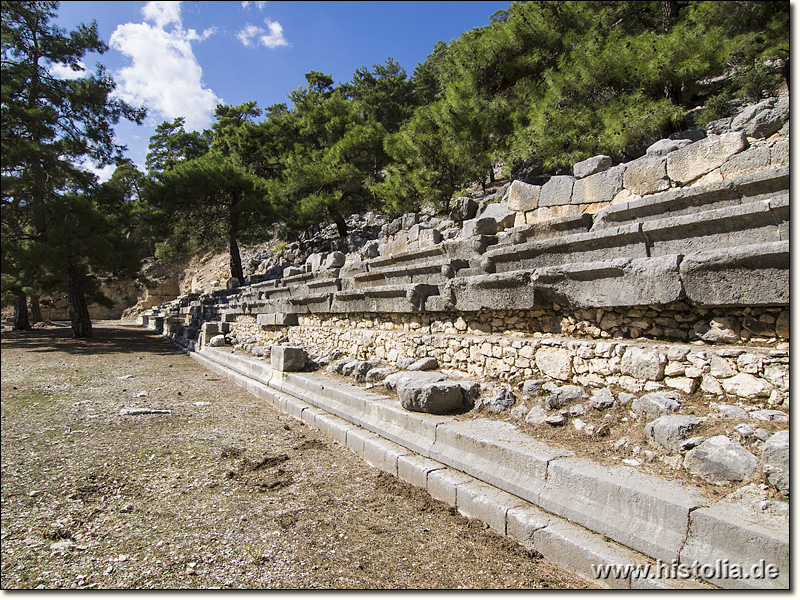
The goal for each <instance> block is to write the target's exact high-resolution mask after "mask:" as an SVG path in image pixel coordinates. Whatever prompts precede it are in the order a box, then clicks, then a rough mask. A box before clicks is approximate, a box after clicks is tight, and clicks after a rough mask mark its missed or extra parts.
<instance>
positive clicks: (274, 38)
mask: <svg viewBox="0 0 800 600" xmlns="http://www.w3.org/2000/svg"><path fill="white" fill-rule="evenodd" d="M264 23H266V25H267V29H269V32H267V30H265V29H264V28H262V27H257V26H256V25H251V24H250V23H248V24H247V25H246V26H245V27H244V29H242V30H241V31H240V32H239V33H237V34H236V37H238V38H239V40H240V41H241V42H242V44H244V45H245V46H246V47H248V48H255V47H257V46H259V45H260V46H264V47H266V48H270V49H272V48H278V47H280V46H288V45H289V42H288V41H287V40H286V38H285V37H284V36H283V27H282V26H281V24H280V23H278V22H277V21H271V20H270V19H264Z"/></svg>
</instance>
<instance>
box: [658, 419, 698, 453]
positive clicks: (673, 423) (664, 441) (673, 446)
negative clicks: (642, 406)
mask: <svg viewBox="0 0 800 600" xmlns="http://www.w3.org/2000/svg"><path fill="white" fill-rule="evenodd" d="M702 422H703V419H701V418H699V417H691V416H688V415H664V416H663V417H659V418H657V419H656V420H655V421H651V422H650V423H648V424H647V425H646V426H645V428H644V435H645V437H646V438H648V439H651V440H653V441H654V442H656V443H657V444H659V445H660V446H663V447H664V448H666V449H667V450H670V451H672V452H678V451H679V450H680V448H681V444H682V443H683V441H684V440H685V439H686V437H687V436H688V435H689V433H690V432H691V431H692V430H693V429H694V428H695V427H697V426H698V425H699V424H700V423H702Z"/></svg>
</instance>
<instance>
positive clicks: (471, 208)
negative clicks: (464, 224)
mask: <svg viewBox="0 0 800 600" xmlns="http://www.w3.org/2000/svg"><path fill="white" fill-rule="evenodd" d="M477 214H478V203H477V202H475V200H473V199H472V198H467V197H466V196H461V197H459V198H456V200H455V202H453V208H452V209H451V210H450V218H452V219H453V221H458V222H461V221H467V220H469V219H474V218H475V215H477Z"/></svg>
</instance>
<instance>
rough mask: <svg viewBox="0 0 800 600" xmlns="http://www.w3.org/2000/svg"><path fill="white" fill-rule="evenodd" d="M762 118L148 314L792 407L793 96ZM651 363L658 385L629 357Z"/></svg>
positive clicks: (510, 188) (181, 332)
mask: <svg viewBox="0 0 800 600" xmlns="http://www.w3.org/2000/svg"><path fill="white" fill-rule="evenodd" d="M784 109H786V110H784ZM765 111H766V113H765ZM745 113H746V114H745ZM745 113H743V114H744V116H743V117H742V118H739V119H738V120H737V119H731V120H730V122H726V123H723V124H721V125H720V124H716V125H715V126H714V127H712V128H710V131H711V133H710V135H706V132H704V131H700V130H691V131H689V132H683V133H682V134H679V135H678V136H674V137H675V138H676V139H665V140H661V141H659V142H656V143H655V144H652V145H651V146H650V148H648V150H647V152H646V154H645V156H643V157H642V158H640V159H637V160H634V161H631V162H628V163H625V164H620V165H613V164H612V162H611V159H610V158H609V157H607V156H597V157H592V158H590V159H588V160H586V161H583V162H582V163H579V164H577V165H575V167H574V169H573V175H570V176H555V177H552V178H550V180H549V181H547V182H546V183H544V184H543V185H530V184H527V183H524V182H521V181H514V182H513V183H512V184H510V185H507V186H505V187H503V188H501V189H499V190H496V191H495V192H494V193H490V194H489V195H488V196H486V197H484V198H482V199H478V200H474V199H470V198H460V199H458V200H457V201H456V202H455V203H454V210H453V214H452V215H451V216H452V219H446V218H434V217H430V216H426V215H423V214H416V213H410V214H407V215H404V216H403V217H400V218H398V219H395V220H394V221H391V222H390V223H387V224H385V225H384V226H383V229H382V230H381V238H380V239H379V240H372V241H369V242H368V243H365V244H364V245H363V247H361V248H360V250H358V251H355V252H351V253H349V254H344V253H343V252H339V251H334V252H327V253H325V252H321V253H315V254H311V255H310V256H309V257H308V259H307V260H306V261H305V262H304V263H303V264H302V265H290V266H287V267H285V268H283V269H282V276H281V277H279V278H278V279H274V278H272V277H270V278H268V279H267V280H265V281H262V282H258V278H257V277H256V278H253V279H252V281H253V283H252V284H251V285H247V286H245V287H242V288H240V289H231V290H219V291H216V292H213V293H206V294H188V295H185V296H182V297H181V298H179V299H178V300H177V301H175V302H172V303H168V304H165V305H162V306H161V307H158V308H156V309H154V310H153V311H150V312H149V313H147V314H145V315H144V317H143V318H144V320H145V321H147V322H150V323H158V324H157V325H156V328H158V327H161V328H166V331H167V332H168V333H169V334H170V335H176V336H178V337H180V338H181V339H186V340H190V341H192V343H199V344H201V345H202V344H203V343H207V342H208V339H207V338H206V336H205V335H201V329H202V327H203V324H204V323H218V324H219V327H218V329H215V330H214V332H215V333H216V332H217V331H221V332H222V333H224V334H225V335H227V340H228V342H233V343H235V344H237V346H238V347H241V348H244V349H247V350H250V351H253V352H254V353H256V354H264V353H265V352H267V348H268V347H269V346H270V345H271V344H273V343H283V342H289V343H293V344H299V345H303V346H306V347H309V348H313V349H315V350H316V351H317V352H319V353H325V352H328V353H331V352H336V353H339V354H341V355H348V356H352V357H353V358H359V359H363V360H367V359H370V360H371V359H378V360H384V361H387V362H390V363H391V362H395V361H397V360H398V359H400V358H412V357H421V356H430V357H434V358H436V359H437V360H438V362H439V364H440V365H441V366H442V367H443V368H445V369H454V370H458V371H462V372H464V373H467V374H469V375H471V376H478V377H485V378H496V379H500V380H505V381H510V382H520V381H524V380H526V379H531V378H540V377H541V378H550V379H556V380H559V381H570V382H573V383H577V384H580V385H584V386H609V385H610V386H617V387H619V388H620V389H624V390H629V391H631V392H639V391H643V390H651V389H658V388H660V387H670V388H675V389H678V390H681V391H682V392H684V393H686V394H692V393H695V392H702V393H704V394H709V395H710V396H715V397H717V398H723V397H725V396H728V395H731V396H736V397H739V398H745V399H749V400H764V401H769V403H770V404H773V405H777V404H784V403H785V402H788V350H789V216H790V215H789V213H790V210H789V169H788V163H789V154H788V148H789V139H788V120H787V119H788V99H780V100H773V101H772V102H771V103H769V102H768V103H766V104H764V105H763V106H761V107H760V108H759V109H758V110H755V111H749V112H747V111H745ZM750 113H752V114H750ZM762 113H765V114H767V113H768V114H767V117H769V119H767V117H764V115H763V114H762ZM759 115H760V116H759ZM770 119H771V120H770ZM765 122H769V123H770V127H769V128H767V129H764V128H763V127H762V125H763V123H765ZM754 124H755V125H754ZM756 125H758V127H761V129H759V130H758V131H756V129H758V127H756ZM773 130H774V131H773ZM764 131H767V132H768V133H769V135H770V137H769V138H766V139H764V138H758V137H753V135H756V134H758V133H759V132H761V133H763V132H764ZM159 319H160V321H158V320H159ZM640 352H641V353H644V354H642V356H645V357H646V358H647V360H649V361H650V362H651V363H652V364H651V368H650V369H649V370H648V369H635V368H633V367H631V366H630V365H631V364H632V362H631V361H633V358H631V359H630V360H626V357H633V356H638V354H637V353H640ZM633 362H634V363H635V362H636V361H633ZM639 362H641V361H639ZM645 362H646V361H645ZM626 365H627V366H626ZM653 369H655V370H653Z"/></svg>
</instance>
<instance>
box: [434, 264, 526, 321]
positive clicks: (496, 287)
mask: <svg viewBox="0 0 800 600" xmlns="http://www.w3.org/2000/svg"><path fill="white" fill-rule="evenodd" d="M443 296H444V297H445V298H450V299H451V301H452V302H453V303H454V304H455V309H456V310H460V311H470V312H472V311H479V310H526V309H530V308H533V301H534V298H533V288H532V287H531V285H530V273H528V272H526V271H514V272H506V273H487V274H485V275H473V276H471V277H459V278H456V279H453V280H452V281H451V282H450V283H448V284H447V286H446V288H445V291H444V294H443Z"/></svg>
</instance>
